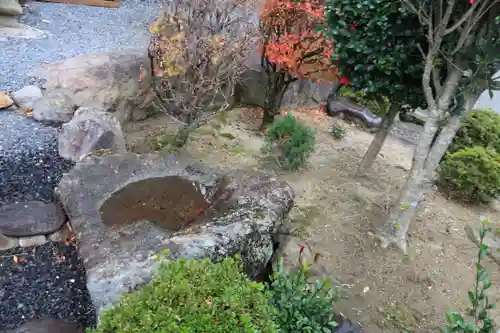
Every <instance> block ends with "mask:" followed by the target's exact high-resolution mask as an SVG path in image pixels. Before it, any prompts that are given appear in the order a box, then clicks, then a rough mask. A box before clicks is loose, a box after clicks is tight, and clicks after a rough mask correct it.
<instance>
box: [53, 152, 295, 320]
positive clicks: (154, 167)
mask: <svg viewBox="0 0 500 333" xmlns="http://www.w3.org/2000/svg"><path fill="white" fill-rule="evenodd" d="M56 193H57V195H58V197H59V199H60V201H61V203H62V204H63V205H64V207H65V209H66V211H67V213H68V215H69V218H70V221H71V223H72V226H73V228H74V229H75V231H76V233H77V237H78V239H79V250H80V254H81V256H82V257H83V260H84V262H85V267H86V271H87V278H88V288H89V290H90V293H91V296H92V300H93V302H94V305H95V306H96V308H97V309H98V311H100V310H101V309H102V308H103V307H104V306H106V305H108V304H111V303H113V302H116V301H117V300H118V298H119V296H120V295H121V294H123V293H125V292H128V291H130V290H133V289H134V288H136V287H137V286H139V285H142V284H144V283H147V282H148V281H150V279H151V276H152V274H153V273H154V271H155V268H156V266H157V264H158V261H156V260H155V258H154V255H155V254H156V253H158V252H160V251H162V250H165V249H168V251H169V254H168V257H169V258H171V259H179V258H181V257H184V258H211V259H212V260H221V259H223V258H225V257H227V256H231V255H234V254H236V253H239V254H241V256H242V260H243V264H244V267H245V270H246V272H247V273H248V275H249V276H251V277H254V276H256V275H258V273H259V272H260V271H261V270H262V269H264V267H265V266H266V264H267V263H269V262H270V260H271V258H272V256H273V252H274V247H273V245H274V244H273V237H274V233H275V232H276V230H278V229H279V228H280V226H281V224H282V221H283V219H284V218H285V217H286V215H287V214H288V212H289V210H290V209H291V207H292V205H293V198H294V194H293V191H292V188H291V187H290V186H289V185H288V184H287V183H286V182H283V181H280V180H278V179H276V178H275V177H273V176H270V175H265V174H261V173H249V172H245V171H224V170H218V169H212V168H208V167H205V166H203V165H200V164H198V163H193V162H190V161H189V160H188V159H185V158H176V157H174V156H171V155H166V154H163V153H153V154H147V155H136V154H131V153H128V154H122V155H120V154H115V155H106V156H90V157H87V158H86V159H84V160H83V161H82V162H79V163H77V164H76V166H75V167H74V168H73V169H72V170H71V171H69V172H68V173H66V174H65V175H64V176H63V178H62V179H61V181H60V183H59V185H58V189H57V190H56Z"/></svg>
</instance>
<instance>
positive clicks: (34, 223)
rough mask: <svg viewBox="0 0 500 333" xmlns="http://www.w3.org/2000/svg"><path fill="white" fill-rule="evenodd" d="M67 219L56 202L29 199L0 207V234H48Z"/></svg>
mask: <svg viewBox="0 0 500 333" xmlns="http://www.w3.org/2000/svg"><path fill="white" fill-rule="evenodd" d="M66 221H67V217H66V214H65V213H64V210H63V209H62V207H61V206H60V205H58V204H56V203H45V202H42V201H29V202H20V203H12V204H7V205H4V206H1V207H0V234H4V235H6V236H11V237H30V236H36V235H48V234H51V233H53V232H56V231H57V230H59V229H60V228H61V227H62V225H63V224H64V223H65V222H66Z"/></svg>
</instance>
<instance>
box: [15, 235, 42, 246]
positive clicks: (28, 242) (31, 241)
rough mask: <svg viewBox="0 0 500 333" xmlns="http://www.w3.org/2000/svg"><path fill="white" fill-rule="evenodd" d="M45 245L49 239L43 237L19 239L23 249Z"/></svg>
mask: <svg viewBox="0 0 500 333" xmlns="http://www.w3.org/2000/svg"><path fill="white" fill-rule="evenodd" d="M45 243H47V237H46V236H43V235H38V236H33V237H21V238H19V246H21V247H30V246H38V245H43V244H45Z"/></svg>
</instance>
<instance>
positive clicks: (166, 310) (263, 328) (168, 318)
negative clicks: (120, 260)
mask: <svg viewBox="0 0 500 333" xmlns="http://www.w3.org/2000/svg"><path fill="white" fill-rule="evenodd" d="M270 297H271V296H270V293H269V292H267V291H265V290H264V285H262V284H260V283H257V282H253V281H250V280H249V279H248V278H247V277H246V276H245V274H244V273H243V270H242V268H241V265H240V264H239V260H238V259H237V258H236V259H233V258H228V259H225V260H224V261H222V262H220V263H212V262H210V261H209V260H201V261H198V260H184V259H181V260H180V261H168V260H167V261H164V262H162V263H161V264H160V266H159V269H158V271H157V274H156V276H155V278H154V279H153V280H152V281H151V282H150V283H149V284H147V285H145V286H143V287H142V288H140V289H139V290H137V291H135V292H133V293H129V294H126V295H124V296H123V297H122V298H121V300H120V301H119V302H118V303H117V304H116V305H114V306H113V307H111V308H109V309H106V310H104V311H103V313H102V314H101V317H100V325H99V327H98V328H97V329H96V330H94V331H93V332H95V333H130V332H134V333H165V332H172V333H236V332H248V333H252V332H253V333H275V332H277V327H276V324H275V321H274V319H275V314H276V309H275V308H274V307H273V306H272V304H271V301H270Z"/></svg>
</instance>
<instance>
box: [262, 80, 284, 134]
mask: <svg viewBox="0 0 500 333" xmlns="http://www.w3.org/2000/svg"><path fill="white" fill-rule="evenodd" d="M289 85H290V82H287V81H285V77H284V74H283V73H275V74H274V75H270V76H269V80H268V85H267V90H266V98H265V101H264V110H263V113H264V114H263V117H262V124H261V126H260V129H261V130H264V129H265V128H266V127H267V126H268V125H269V124H271V123H272V122H273V121H274V117H276V116H277V115H278V114H279V111H280V108H281V102H282V101H283V97H284V96H285V93H286V91H287V89H288V86H289Z"/></svg>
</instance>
